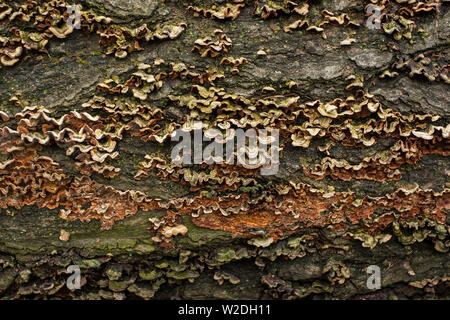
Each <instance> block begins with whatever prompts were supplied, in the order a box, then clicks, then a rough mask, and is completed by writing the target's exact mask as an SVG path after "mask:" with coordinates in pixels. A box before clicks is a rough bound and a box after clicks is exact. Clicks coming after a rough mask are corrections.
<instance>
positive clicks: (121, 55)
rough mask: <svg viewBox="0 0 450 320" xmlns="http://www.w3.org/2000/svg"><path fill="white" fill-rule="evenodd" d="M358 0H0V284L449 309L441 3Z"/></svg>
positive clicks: (445, 49)
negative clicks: (248, 137)
mask: <svg viewBox="0 0 450 320" xmlns="http://www.w3.org/2000/svg"><path fill="white" fill-rule="evenodd" d="M372 2H373V1H372ZM372 2H369V1H352V0H346V1H334V0H320V1H255V2H254V1H215V0H208V1H191V2H187V3H181V2H179V1H163V0H147V1H143V0H131V1H126V2H124V1H120V0H79V1H73V3H71V2H65V1H0V8H1V9H0V58H1V66H0V67H1V69H0V74H1V76H0V93H1V96H2V101H0V111H1V112H0V116H1V119H2V121H0V129H1V130H0V191H1V192H0V207H1V209H0V210H1V213H0V228H1V232H0V296H1V297H2V298H3V299H35V298H37V299H136V298H142V299H174V298H182V299H213V298H216V299H434V298H439V299H448V298H449V297H450V295H449V293H450V290H449V282H448V279H449V270H450V259H449V255H448V251H449V247H450V238H449V232H450V215H449V209H450V193H449V187H450V180H449V161H448V158H447V156H448V155H449V150H450V149H449V134H450V124H449V121H448V120H449V115H450V108H449V105H450V104H449V97H448V86H449V78H448V57H449V52H450V51H449V41H448V39H449V38H450V37H449V31H450V29H449V27H448V24H449V21H450V13H449V10H448V2H445V1H437V0H436V1H425V2H423V3H422V2H417V1H410V2H412V3H409V4H401V3H397V2H396V1H384V0H383V1H378V2H377V3H375V4H373V3H372ZM74 4H78V5H79V6H80V8H81V10H79V11H78V10H75V7H72V9H73V11H69V12H68V9H67V7H66V6H69V5H74ZM370 4H372V5H376V6H377V8H379V11H369V9H368V5H370ZM73 12H75V13H73ZM76 12H79V15H78V14H77V13H76ZM377 12H379V13H380V15H379V16H380V19H381V22H380V24H379V25H375V24H369V23H370V21H372V20H371V18H373V17H378V13H377ZM74 14H75V15H74ZM374 15H375V16H374ZM78 18H79V22H80V25H79V27H80V28H77V26H76V25H74V24H71V21H72V22H75V23H76V22H77V21H78V20H77V19H78ZM368 21H369V22H368ZM376 22H377V21H376V20H375V21H374V23H376ZM194 121H201V122H202V123H203V125H204V126H205V130H206V129H207V128H217V129H219V128H220V129H223V130H222V131H224V130H225V128H227V127H230V128H234V129H239V128H242V129H249V128H256V129H258V130H260V129H263V128H272V129H278V130H279V132H280V147H281V151H280V163H279V170H278V172H277V173H276V174H274V175H261V174H260V171H259V169H260V168H256V169H251V168H243V167H241V166H238V165H235V164H227V165H220V164H212V165H210V164H206V163H202V164H193V165H174V164H173V162H172V161H171V150H172V149H173V147H174V145H175V144H176V142H174V141H171V134H172V132H174V131H175V130H176V129H179V128H181V127H183V126H184V128H188V129H189V128H192V123H193V122H194ZM69 265H76V266H79V267H80V269H81V288H80V289H76V290H70V289H69V288H68V287H67V285H66V282H67V279H68V277H69V276H70V273H69V272H68V271H67V267H68V266H69ZM370 266H376V267H379V269H380V279H381V286H380V287H379V288H378V287H377V288H373V287H370V285H368V283H370V281H371V280H370V279H372V278H371V274H370V273H369V272H368V268H369V270H370Z"/></svg>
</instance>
